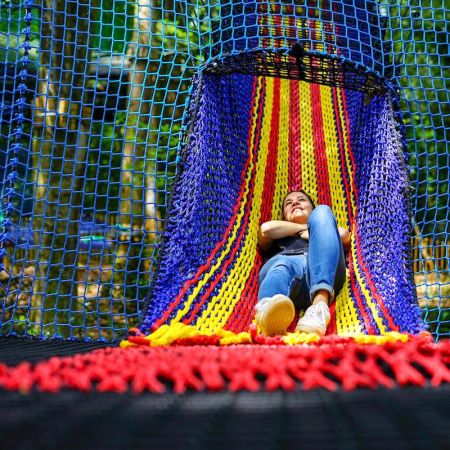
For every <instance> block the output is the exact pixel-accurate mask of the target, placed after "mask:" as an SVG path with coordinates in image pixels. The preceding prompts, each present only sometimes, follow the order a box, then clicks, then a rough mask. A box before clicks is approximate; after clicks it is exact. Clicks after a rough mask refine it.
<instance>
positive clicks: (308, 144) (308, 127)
mask: <svg viewBox="0 0 450 450" xmlns="http://www.w3.org/2000/svg"><path fill="white" fill-rule="evenodd" d="M310 86H311V85H310V84H309V83H306V82H305V81H300V82H299V99H300V127H301V130H302V133H301V155H302V188H303V189H304V190H305V191H306V192H308V194H309V195H310V196H311V197H312V199H313V200H314V201H315V202H317V198H318V192H317V180H316V163H315V156H314V130H313V125H312V116H311V111H312V108H311V87H310Z"/></svg>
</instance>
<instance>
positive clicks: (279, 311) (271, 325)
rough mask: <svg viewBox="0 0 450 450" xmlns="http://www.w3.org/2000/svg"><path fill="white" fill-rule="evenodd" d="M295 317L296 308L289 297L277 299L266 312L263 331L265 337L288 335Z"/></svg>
mask: <svg viewBox="0 0 450 450" xmlns="http://www.w3.org/2000/svg"><path fill="white" fill-rule="evenodd" d="M294 316H295V307H294V304H293V303H292V300H291V299H290V298H288V297H284V296H283V297H280V298H277V299H276V300H275V297H274V299H273V301H272V303H271V305H270V307H269V308H268V309H267V311H266V317H267V318H266V320H265V323H264V327H263V326H261V331H262V332H263V334H264V335H265V336H277V335H282V334H286V330H287V327H288V326H289V325H290V324H291V323H292V321H293V320H294Z"/></svg>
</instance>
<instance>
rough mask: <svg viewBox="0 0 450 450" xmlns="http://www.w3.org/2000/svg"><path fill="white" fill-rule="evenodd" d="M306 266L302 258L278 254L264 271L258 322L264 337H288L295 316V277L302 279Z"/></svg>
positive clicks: (262, 271) (257, 309) (261, 281)
mask: <svg viewBox="0 0 450 450" xmlns="http://www.w3.org/2000/svg"><path fill="white" fill-rule="evenodd" d="M305 265H306V264H305V260H304V258H301V257H299V256H285V255H277V256H274V257H273V258H271V259H270V260H269V261H267V262H266V264H265V265H264V266H263V268H262V269H261V272H260V275H259V283H260V285H259V292H258V304H257V305H256V307H255V310H256V315H255V319H256V322H257V324H258V325H259V328H260V330H261V332H262V333H263V334H264V335H265V336H276V335H282V334H286V330H287V327H288V326H289V325H290V324H291V322H292V320H293V319H294V316H295V308H294V303H293V301H292V300H291V299H290V298H289V294H290V291H291V286H292V283H293V282H294V280H295V279H296V277H303V274H304V273H305V270H304V268H305Z"/></svg>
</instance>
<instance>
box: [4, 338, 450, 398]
mask: <svg viewBox="0 0 450 450" xmlns="http://www.w3.org/2000/svg"><path fill="white" fill-rule="evenodd" d="M190 339H191V342H189V339H185V340H184V342H183V341H180V344H184V345H178V346H176V347H155V348H151V347H140V346H139V347H133V348H128V349H121V348H107V349H101V350H95V351H93V352H90V353H83V354H79V355H75V356H70V357H53V358H51V359H49V360H46V361H43V362H39V363H37V364H30V363H26V362H25V363H21V364H19V365H17V366H15V367H8V366H6V365H4V364H0V388H2V389H7V390H10V391H20V392H22V393H26V392H30V391H32V390H34V389H37V390H39V391H44V392H59V391H61V390H62V389H73V390H78V391H85V392H118V393H122V392H128V391H131V392H133V393H136V394H138V393H141V392H144V391H147V392H153V393H163V392H167V391H170V390H173V391H174V392H176V393H183V392H186V391H225V390H228V391H239V390H248V391H261V390H265V391H275V390H286V391H294V390H309V389H317V388H322V389H327V390H332V391H333V390H337V389H338V388H339V387H342V389H344V390H347V391H351V390H355V389H358V388H366V389H367V388H369V389H375V388H395V387H402V386H425V385H428V384H430V385H431V386H440V385H442V384H447V383H450V367H449V366H450V341H442V342H440V343H439V344H437V343H433V342H432V340H431V337H430V336H429V335H423V336H416V337H410V340H409V341H408V342H407V343H399V342H396V343H387V344H384V345H373V344H365V345H361V344H357V343H355V342H354V340H353V339H351V338H342V337H338V336H328V337H324V338H322V339H321V341H320V342H319V343H318V344H317V345H310V346H282V345H277V344H279V343H280V342H279V340H277V338H270V339H269V338H262V339H265V341H266V342H270V343H271V344H274V345H260V346H255V345H237V346H229V347H219V346H217V345H215V344H217V343H218V339H217V337H214V336H204V337H202V339H203V342H204V343H205V344H210V345H204V346H199V345H195V346H188V345H189V344H190V343H192V342H194V341H195V340H193V339H192V338H190ZM262 343H263V342H262Z"/></svg>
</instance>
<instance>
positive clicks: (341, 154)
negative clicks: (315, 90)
mask: <svg viewBox="0 0 450 450" xmlns="http://www.w3.org/2000/svg"><path fill="white" fill-rule="evenodd" d="M332 93H333V111H334V112H335V120H334V123H335V125H336V130H337V133H338V143H339V160H340V163H341V170H342V180H343V182H344V189H345V199H346V204H347V215H348V220H349V222H350V223H353V221H354V217H353V211H352V207H351V198H352V197H351V193H350V184H349V178H350V177H349V173H348V168H347V164H346V161H345V150H344V136H343V134H344V133H343V131H342V128H341V118H340V116H339V102H338V98H337V95H338V93H337V89H336V88H333V89H332Z"/></svg>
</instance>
